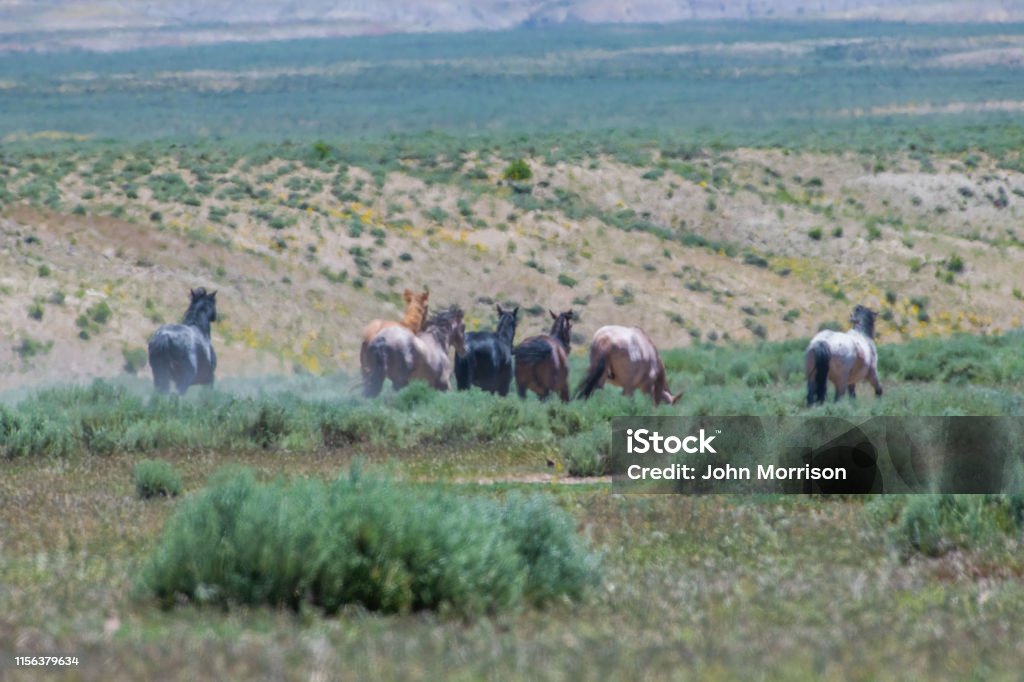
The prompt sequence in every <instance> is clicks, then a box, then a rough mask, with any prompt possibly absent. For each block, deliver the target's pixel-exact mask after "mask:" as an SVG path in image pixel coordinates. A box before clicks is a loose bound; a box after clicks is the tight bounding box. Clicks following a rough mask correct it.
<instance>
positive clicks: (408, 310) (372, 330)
mask: <svg viewBox="0 0 1024 682" xmlns="http://www.w3.org/2000/svg"><path fill="white" fill-rule="evenodd" d="M402 298H403V299H405V317H404V318H403V319H402V321H401V322H393V321H392V320H374V321H373V322H371V323H370V324H368V325H366V328H364V329H363V344H362V346H361V347H360V348H359V364H360V365H361V366H363V367H366V362H367V358H366V349H367V348H368V347H369V345H370V342H371V341H373V337H375V336H377V334H378V332H380V330H381V329H385V328H387V327H396V326H398V325H401V326H403V327H405V328H406V329H408V330H409V331H411V332H412V333H413V334H418V333H419V332H420V330H421V329H422V327H423V320H425V319H427V307H428V306H427V299H429V298H430V292H429V291H427V290H426V289H424V290H423V293H422V294H417V293H414V292H412V291H410V290H408V289H406V290H405V291H404V292H403V293H402ZM365 379H366V375H365V374H364V375H363V380H364V381H365Z"/></svg>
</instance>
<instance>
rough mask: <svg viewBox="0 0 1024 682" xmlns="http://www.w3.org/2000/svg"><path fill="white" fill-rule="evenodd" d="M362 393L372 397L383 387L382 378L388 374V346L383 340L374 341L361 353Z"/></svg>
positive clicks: (378, 393)
mask: <svg viewBox="0 0 1024 682" xmlns="http://www.w3.org/2000/svg"><path fill="white" fill-rule="evenodd" d="M362 359H363V366H362V370H363V395H364V396H366V397H367V398H374V397H376V396H378V395H380V392H381V389H382V388H384V379H385V378H386V377H387V375H388V347H387V344H385V343H383V342H378V341H376V340H375V341H374V342H372V343H370V345H369V346H367V347H366V353H365V354H363V358H362Z"/></svg>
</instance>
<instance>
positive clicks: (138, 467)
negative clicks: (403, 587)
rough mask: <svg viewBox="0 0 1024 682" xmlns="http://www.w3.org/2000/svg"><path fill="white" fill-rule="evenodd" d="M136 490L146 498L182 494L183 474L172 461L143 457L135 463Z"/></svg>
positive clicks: (140, 495)
mask: <svg viewBox="0 0 1024 682" xmlns="http://www.w3.org/2000/svg"><path fill="white" fill-rule="evenodd" d="M133 471H134V475H135V492H136V494H138V496H139V497H141V498H142V499H144V500H147V499H149V498H151V497H158V496H162V497H177V496H178V495H180V494H181V487H182V486H181V475H180V474H179V473H178V472H177V471H175V469H174V467H173V466H171V465H170V463H168V462H165V461H163V460H159V459H143V460H141V461H139V462H138V463H136V464H135V468H134V470H133Z"/></svg>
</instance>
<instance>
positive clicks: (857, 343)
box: [804, 305, 882, 406]
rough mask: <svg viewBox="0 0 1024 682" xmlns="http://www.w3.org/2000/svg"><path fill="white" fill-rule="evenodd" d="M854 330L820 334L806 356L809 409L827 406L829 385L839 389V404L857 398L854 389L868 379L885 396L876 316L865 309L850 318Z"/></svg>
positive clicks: (871, 311)
mask: <svg viewBox="0 0 1024 682" xmlns="http://www.w3.org/2000/svg"><path fill="white" fill-rule="evenodd" d="M850 322H851V323H852V324H853V328H852V329H850V331H848V332H835V331H831V330H828V329H826V330H824V331H820V332H818V333H817V334H816V335H815V336H814V338H813V339H811V342H810V344H808V346H807V351H806V352H805V353H804V373H805V375H806V377H807V405H808V406H810V405H814V404H815V403H823V402H825V393H827V392H828V382H829V381H831V382H832V385H833V386H835V388H836V402H838V401H839V398H841V397H842V396H843V393H848V394H849V395H850V397H851V398H856V397H857V395H856V391H855V390H854V386H855V385H856V384H857V382H858V381H862V380H864V379H867V380H868V381H869V382H870V383H871V385H872V386H874V388H875V395H882V384H881V383H879V381H878V348H877V347H876V346H875V340H874V339H875V312H874V311H873V310H870V309H868V308H865V307H864V306H862V305H859V306H857V307H856V308H854V309H853V313H852V314H851V315H850Z"/></svg>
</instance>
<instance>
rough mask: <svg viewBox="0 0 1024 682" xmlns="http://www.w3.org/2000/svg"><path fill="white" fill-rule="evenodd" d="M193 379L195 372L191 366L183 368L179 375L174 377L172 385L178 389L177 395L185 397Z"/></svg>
mask: <svg viewBox="0 0 1024 682" xmlns="http://www.w3.org/2000/svg"><path fill="white" fill-rule="evenodd" d="M195 378H196V370H195V369H194V368H193V367H192V366H188V367H185V368H183V369H182V370H181V374H179V375H178V376H176V377H174V385H175V387H176V388H177V389H178V393H179V394H180V395H185V393H186V392H187V391H188V388H189V386H191V385H192V381H193V380H194V379H195Z"/></svg>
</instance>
